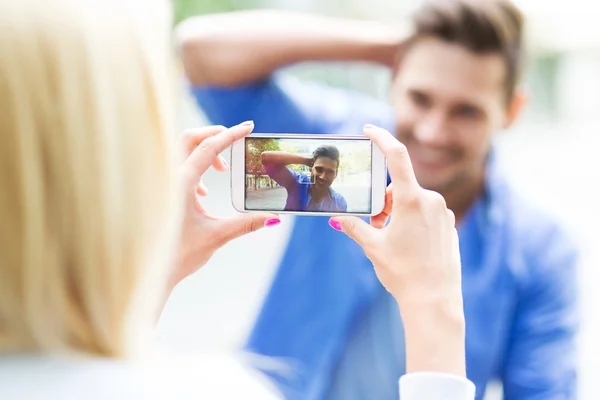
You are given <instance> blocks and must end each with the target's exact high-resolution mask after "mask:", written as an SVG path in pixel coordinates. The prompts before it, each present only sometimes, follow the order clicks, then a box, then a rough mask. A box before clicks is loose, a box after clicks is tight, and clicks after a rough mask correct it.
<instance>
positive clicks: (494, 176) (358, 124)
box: [193, 73, 578, 400]
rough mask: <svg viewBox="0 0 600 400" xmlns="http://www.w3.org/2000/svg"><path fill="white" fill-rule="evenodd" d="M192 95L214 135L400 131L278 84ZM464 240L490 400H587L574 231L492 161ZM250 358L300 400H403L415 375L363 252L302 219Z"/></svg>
mask: <svg viewBox="0 0 600 400" xmlns="http://www.w3.org/2000/svg"><path fill="white" fill-rule="evenodd" d="M193 93H194V94H195V96H196V99H197V100H198V102H199V104H200V105H201V106H202V108H203V110H204V112H205V113H206V115H207V116H208V117H209V119H210V120H211V121H212V122H213V123H218V124H223V125H226V126H231V125H234V124H237V123H239V122H240V121H244V120H248V119H252V120H254V121H255V124H256V128H255V131H256V132H266V133H298V132H300V133H302V132H306V133H323V134H327V133H344V134H362V127H363V126H364V124H366V123H372V124H376V125H380V126H383V127H385V128H388V129H393V114H392V110H390V108H389V107H388V106H387V105H385V104H382V103H380V102H378V101H375V100H373V99H371V98H369V97H366V96H363V95H361V94H358V93H353V92H349V91H344V90H339V89H333V88H330V87H327V86H324V85H319V84H316V83H306V82H302V81H299V80H296V79H294V78H292V77H289V76H286V75H284V74H279V73H278V74H275V75H273V76H271V77H269V78H268V79H266V80H264V81H261V82H256V83H253V84H250V85H246V86H243V87H237V88H229V89H226V88H214V87H213V88H195V89H193ZM316 236H318V240H315V237H316ZM459 237H460V253H461V258H462V282H463V297H464V311H465V318H466V328H467V329H466V332H467V336H466V356H467V376H468V377H469V379H471V380H472V381H473V382H474V383H475V384H476V386H477V399H478V400H480V399H482V398H483V396H484V392H485V388H486V384H487V383H488V382H489V381H490V380H492V379H499V380H501V381H502V384H503V390H504V398H505V399H506V400H538V399H544V400H546V399H575V398H576V359H575V356H576V354H575V336H576V332H577V327H578V313H577V296H576V293H577V286H576V283H577V282H576V264H577V252H576V250H575V249H574V246H573V244H572V243H571V242H570V241H569V239H568V237H567V236H566V234H565V232H564V231H563V230H562V229H561V227H560V226H558V225H557V224H556V223H555V222H554V221H553V220H552V219H551V218H550V217H549V216H547V215H544V214H543V213H542V212H540V211H539V209H538V208H536V207H535V206H534V205H530V204H529V203H528V202H527V201H526V200H524V199H522V198H521V197H519V196H518V194H516V193H515V192H514V191H513V190H512V188H511V187H510V185H508V184H507V182H505V180H504V179H503V178H502V175H501V173H500V171H499V168H498V167H497V165H496V161H495V160H494V158H493V157H491V158H490V163H489V166H488V171H487V180H486V189H485V192H484V193H482V194H481V196H480V198H479V199H478V200H477V201H476V202H475V204H473V205H472V207H471V208H470V210H469V212H468V213H467V215H466V216H465V218H464V219H463V221H462V223H461V225H460V227H459ZM303 243H311V251H306V249H305V247H304V245H303ZM246 347H247V349H248V350H250V351H254V352H258V353H261V354H264V355H267V356H272V357H278V358H281V359H282V360H284V361H286V362H287V365H289V366H290V367H291V370H290V371H288V370H285V371H280V372H277V373H275V372H273V371H266V373H267V374H268V375H270V376H271V377H273V379H274V380H275V381H276V383H277V384H278V385H279V387H280V389H281V390H282V391H283V392H284V394H285V396H286V398H287V399H310V400H313V399H314V400H321V399H328V400H341V399H344V400H362V399H365V400H371V399H377V400H379V399H386V400H387V399H396V398H398V390H397V380H398V378H399V377H400V376H401V375H402V374H403V373H404V372H405V365H404V359H405V353H404V338H403V329H402V321H401V318H400V315H399V312H398V309H397V306H396V305H395V304H394V301H393V299H392V298H391V297H390V295H389V294H388V293H387V292H386V291H385V289H384V288H383V287H382V286H381V284H380V283H379V281H378V280H377V277H376V276H375V274H374V271H373V267H372V265H371V263H370V262H369V260H368V259H367V258H366V257H365V255H364V253H363V251H362V249H361V248H360V247H359V246H358V245H357V244H356V243H354V242H353V241H352V240H350V239H349V238H347V237H346V236H345V235H343V234H341V233H339V232H336V231H334V230H333V229H331V228H329V227H328V226H327V218H323V217H302V218H296V220H295V225H294V229H293V231H292V236H291V238H290V241H289V243H288V247H287V249H286V251H285V253H284V257H283V259H282V262H281V265H280V266H279V269H278V271H277V274H276V276H275V279H274V281H273V284H272V286H271V288H270V291H269V293H268V295H267V298H266V300H265V303H264V305H263V308H262V310H261V311H260V313H259V316H258V319H257V321H256V324H255V326H254V329H253V331H252V333H251V335H250V337H249V339H248V343H247V346H246Z"/></svg>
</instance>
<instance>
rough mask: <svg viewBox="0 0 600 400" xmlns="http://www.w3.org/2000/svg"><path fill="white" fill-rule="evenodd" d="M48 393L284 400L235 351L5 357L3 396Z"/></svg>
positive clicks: (0, 378) (0, 368) (0, 369)
mask: <svg viewBox="0 0 600 400" xmlns="http://www.w3.org/2000/svg"><path fill="white" fill-rule="evenodd" d="M32 382H35V385H33V384H32ZM48 393H53V394H55V395H56V396H57V398H61V399H67V400H69V399H80V398H86V399H106V398H110V399H149V398H169V399H198V398H210V399H231V398H261V399H265V400H268V399H277V398H280V397H279V396H278V395H277V392H276V391H275V390H274V389H273V387H272V386H270V385H269V383H268V381H267V380H266V379H265V378H264V377H263V376H262V375H260V374H259V373H258V372H255V371H254V370H253V369H251V368H250V367H248V366H247V365H246V363H244V362H243V360H242V359H240V358H238V357H234V356H229V355H219V354H212V355H199V356H183V355H171V354H169V355H166V354H162V355H155V356H152V357H148V358H146V359H144V360H138V361H136V362H124V361H116V360H98V359H89V358H85V359H83V358H76V359H75V358H69V359H66V358H48V357H37V356H10V357H0V398H46V397H45V396H47V395H48Z"/></svg>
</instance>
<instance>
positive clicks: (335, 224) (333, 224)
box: [329, 219, 342, 232]
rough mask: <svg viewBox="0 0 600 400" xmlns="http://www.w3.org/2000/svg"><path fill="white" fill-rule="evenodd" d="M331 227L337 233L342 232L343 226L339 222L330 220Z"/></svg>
mask: <svg viewBox="0 0 600 400" xmlns="http://www.w3.org/2000/svg"><path fill="white" fill-rule="evenodd" d="M329 226H331V227H332V228H333V229H335V230H336V231H340V232H341V231H342V224H341V223H340V221H338V220H335V219H330V220H329Z"/></svg>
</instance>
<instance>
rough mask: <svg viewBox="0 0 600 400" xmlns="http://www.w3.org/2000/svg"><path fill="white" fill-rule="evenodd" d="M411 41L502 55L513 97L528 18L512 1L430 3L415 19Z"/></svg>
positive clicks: (436, 0) (442, 0)
mask: <svg viewBox="0 0 600 400" xmlns="http://www.w3.org/2000/svg"><path fill="white" fill-rule="evenodd" d="M412 22H413V24H414V33H413V36H412V38H411V40H410V42H412V41H414V40H415V39H418V38H421V37H424V36H429V37H434V38H438V39H441V40H444V41H446V42H449V43H453V44H457V45H460V46H463V47H465V48H466V49H468V50H470V51H472V52H474V53H477V54H495V53H497V54H499V55H501V56H502V58H503V59H504V61H505V64H506V71H507V77H506V95H507V100H510V98H511V97H512V95H513V93H514V91H515V88H516V86H517V84H518V83H519V80H520V78H521V72H522V68H523V65H522V64H523V59H524V45H523V25H524V17H523V14H522V13H521V12H520V11H519V9H518V8H517V7H516V6H515V5H514V4H513V3H512V2H511V1H510V0H429V1H427V2H426V3H425V4H424V5H423V6H422V7H420V8H419V9H418V10H417V11H416V12H415V14H414V15H413V16H412Z"/></svg>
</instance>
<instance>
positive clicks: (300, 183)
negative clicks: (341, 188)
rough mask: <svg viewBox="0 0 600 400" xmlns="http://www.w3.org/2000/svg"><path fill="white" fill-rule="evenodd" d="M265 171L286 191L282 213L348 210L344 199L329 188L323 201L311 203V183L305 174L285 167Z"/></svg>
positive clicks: (266, 168)
mask: <svg viewBox="0 0 600 400" xmlns="http://www.w3.org/2000/svg"><path fill="white" fill-rule="evenodd" d="M265 171H266V172H267V174H268V175H269V176H270V177H271V178H273V179H274V180H275V182H277V183H279V184H280V185H281V186H283V187H285V190H286V191H287V200H286V202H285V207H284V209H283V210H284V211H312V212H345V211H346V209H347V208H348V204H347V203H346V200H345V199H344V197H343V196H342V195H341V194H339V193H338V192H336V191H335V190H333V189H332V188H331V187H330V188H329V190H328V193H327V196H325V198H324V199H323V201H321V202H320V203H314V202H311V200H312V196H311V193H310V190H309V189H310V188H311V187H312V181H311V179H310V177H309V176H307V175H305V174H301V173H299V172H297V171H292V170H291V169H289V168H285V167H283V168H277V167H265ZM282 175H287V176H285V177H284V176H282ZM286 178H289V179H286Z"/></svg>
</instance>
